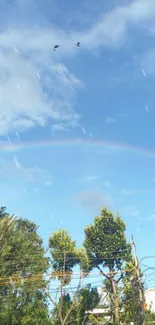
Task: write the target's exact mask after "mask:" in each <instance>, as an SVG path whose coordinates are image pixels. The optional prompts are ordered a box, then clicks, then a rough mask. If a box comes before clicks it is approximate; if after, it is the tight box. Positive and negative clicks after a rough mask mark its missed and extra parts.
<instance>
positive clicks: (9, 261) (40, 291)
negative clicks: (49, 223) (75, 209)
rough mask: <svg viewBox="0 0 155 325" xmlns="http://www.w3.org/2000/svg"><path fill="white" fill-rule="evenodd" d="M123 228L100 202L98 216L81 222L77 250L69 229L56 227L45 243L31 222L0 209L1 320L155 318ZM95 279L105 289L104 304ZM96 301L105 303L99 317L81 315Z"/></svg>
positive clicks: (28, 324) (65, 322)
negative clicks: (79, 243) (46, 243)
mask: <svg viewBox="0 0 155 325" xmlns="http://www.w3.org/2000/svg"><path fill="white" fill-rule="evenodd" d="M125 230H126V226H125V223H124V222H123V220H122V219H121V216H120V215H119V214H117V215H116V216H115V215H114V214H113V213H112V212H111V211H108V210H107V209H106V208H105V207H102V208H101V214H100V216H98V217H95V218H94V220H93V222H92V223H91V224H90V225H88V226H87V227H85V229H84V235H85V237H84V242H83V244H82V245H81V248H78V247H77V245H76V241H75V240H73V239H72V238H71V236H70V235H69V233H68V231H67V230H65V229H58V230H57V231H55V232H54V233H52V234H51V235H50V237H49V241H48V248H47V249H45V248H44V245H43V244H44V243H43V240H42V238H41V237H40V235H39V234H38V226H37V225H36V224H35V223H34V222H31V221H30V220H28V219H23V218H18V217H17V216H15V215H9V213H7V212H6V208H5V207H2V208H1V209H0V324H3V325H16V324H18V325H69V324H70V325H73V324H77V325H81V324H82V325H85V324H87V322H88V321H89V322H91V323H92V324H99V322H104V324H107V325H110V324H111V325H120V324H126V325H128V324H130V322H133V323H134V324H136V325H144V324H145V325H146V324H150V322H153V321H155V314H153V313H152V312H151V311H150V310H149V311H146V308H145V301H144V295H143V293H144V283H143V278H142V271H141V269H140V265H139V264H137V257H136V255H135V254H133V247H132V245H131V243H129V242H128V241H127V239H126V236H125ZM95 274H96V275H95ZM94 279H95V281H96V282H97V284H96V285H95V283H94V282H95V281H94ZM98 279H100V280H99V281H100V282H99V283H100V287H101V288H102V290H103V291H104V292H106V294H107V299H106V305H105V304H104V305H103V306H101V304H100V295H99V292H98V290H97V287H98V281H97V280H98ZM96 307H104V309H105V310H106V313H105V315H104V314H103V315H101V317H99V318H97V317H96V316H95V315H89V314H88V313H86V312H87V311H90V310H92V309H94V308H96ZM107 315H108V316H109V320H107V318H106V316H107Z"/></svg>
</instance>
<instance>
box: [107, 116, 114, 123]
mask: <svg viewBox="0 0 155 325" xmlns="http://www.w3.org/2000/svg"><path fill="white" fill-rule="evenodd" d="M105 122H106V123H107V124H111V123H115V122H116V120H115V119H114V118H112V117H107V118H106V119H105Z"/></svg>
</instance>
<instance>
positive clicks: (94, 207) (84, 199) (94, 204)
mask: <svg viewBox="0 0 155 325" xmlns="http://www.w3.org/2000/svg"><path fill="white" fill-rule="evenodd" d="M77 201H78V202H79V204H80V205H81V206H83V207H84V208H87V209H89V210H91V211H93V212H95V211H100V208H101V206H106V207H111V206H112V200H111V198H110V197H109V196H107V195H105V194H103V193H101V192H99V191H95V190H94V191H89V190H85V191H81V192H79V193H78V195H77Z"/></svg>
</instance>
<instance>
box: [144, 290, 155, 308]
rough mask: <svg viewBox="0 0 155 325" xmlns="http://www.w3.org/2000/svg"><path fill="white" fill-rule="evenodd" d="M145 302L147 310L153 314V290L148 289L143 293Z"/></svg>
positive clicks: (154, 294) (154, 293) (154, 291)
mask: <svg viewBox="0 0 155 325" xmlns="http://www.w3.org/2000/svg"><path fill="white" fill-rule="evenodd" d="M145 300H146V304H147V308H148V309H151V311H152V312H155V289H148V290H146V291H145Z"/></svg>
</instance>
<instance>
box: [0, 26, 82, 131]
mask: <svg viewBox="0 0 155 325" xmlns="http://www.w3.org/2000/svg"><path fill="white" fill-rule="evenodd" d="M40 32H41V34H40V35H39V33H40ZM46 32H47V34H46ZM60 34H61V33H60ZM47 35H48V36H47ZM54 35H55V37H56V38H57V36H58V35H57V33H56V32H53V33H52V29H49V30H48V31H47V30H46V28H45V29H44V28H34V29H33V28H32V29H30V28H29V29H28V28H20V27H19V28H18V29H10V31H9V32H8V31H5V32H4V33H1V34H0V42H2V43H1V48H0V69H1V76H0V107H1V108H0V114H1V119H0V135H2V134H6V133H7V132H8V130H9V131H10V130H14V129H15V130H20V131H22V130H23V129H27V128H30V127H33V126H35V125H37V124H40V121H41V118H42V119H44V121H46V119H47V118H49V117H50V118H51V119H53V120H55V121H57V122H63V123H68V125H69V122H72V125H73V124H74V125H76V124H77V121H78V120H79V118H80V117H79V115H78V114H77V113H76V112H75V111H74V103H75V93H76V89H77V88H79V87H81V86H82V85H83V83H82V82H81V81H80V80H79V79H77V78H76V77H75V76H74V75H73V74H72V73H70V72H69V70H68V69H67V67H66V66H65V65H64V64H63V63H61V64H60V63H58V62H57V61H58V60H57V59H58V58H56V56H55V53H54V52H53V47H52V46H51V44H52V43H53V44H54V40H55V37H54ZM56 35H57V36H56ZM52 36H53V39H52ZM48 37H49V45H48V46H47V44H46V46H45V43H46V41H47V38H48ZM61 37H62V36H61ZM45 38H46V41H45ZM13 43H15V44H16V48H17V49H18V52H17V51H15V49H14V46H13ZM38 75H39V78H38ZM8 94H9V96H8Z"/></svg>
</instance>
